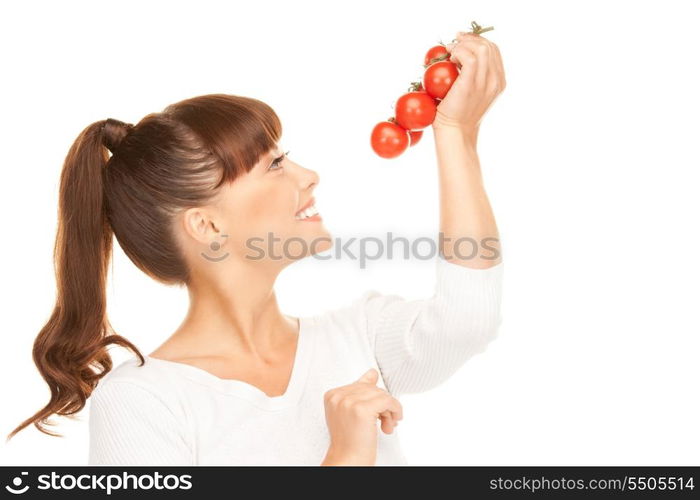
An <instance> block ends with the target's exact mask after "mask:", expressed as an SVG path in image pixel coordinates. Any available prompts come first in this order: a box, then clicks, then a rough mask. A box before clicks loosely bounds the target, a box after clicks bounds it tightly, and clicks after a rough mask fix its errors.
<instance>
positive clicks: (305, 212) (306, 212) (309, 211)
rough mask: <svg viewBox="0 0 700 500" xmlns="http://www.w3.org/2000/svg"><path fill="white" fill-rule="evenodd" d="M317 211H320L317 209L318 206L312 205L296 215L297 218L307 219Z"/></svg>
mask: <svg viewBox="0 0 700 500" xmlns="http://www.w3.org/2000/svg"><path fill="white" fill-rule="evenodd" d="M317 213H318V210H316V206H315V205H311V206H310V207H309V208H307V209H306V210H303V211H301V212H299V214H298V215H296V219H297V220H302V219H306V218H307V217H312V216H314V215H316V214H317Z"/></svg>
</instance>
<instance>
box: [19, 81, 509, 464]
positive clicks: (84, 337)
mask: <svg viewBox="0 0 700 500" xmlns="http://www.w3.org/2000/svg"><path fill="white" fill-rule="evenodd" d="M281 134H282V126H281V123H280V120H279V119H278V117H277V115H276V114H275V112H274V111H273V110H272V109H271V108H270V107H269V106H268V105H267V104H265V103H263V102H261V101H259V100H256V99H253V98H249V97H242V96H235V95H226V94H211V95H204V96H199V97H193V98H191V99H186V100H183V101H180V102H178V103H175V104H172V105H170V106H168V107H166V108H165V109H164V110H163V111H162V112H159V113H152V114H149V115H147V116H146V117H144V118H143V119H142V120H141V121H140V122H138V123H137V124H136V125H132V124H128V123H124V122H121V121H118V120H114V119H107V120H103V121H99V122H96V123H93V124H92V125H90V126H88V127H87V128H86V129H85V130H83V131H82V132H81V133H80V134H79V136H78V138H77V139H76V141H75V143H74V144H73V145H72V147H71V148H70V150H69V152H68V155H67V157H66V159H65V163H64V166H63V171H62V174H61V182H60V193H59V221H60V222H59V228H58V234H57V236H56V246H55V265H56V279H57V284H58V288H57V289H58V295H57V298H56V305H55V308H54V311H53V314H52V315H51V317H50V319H49V321H48V322H47V323H46V325H45V326H44V328H43V329H42V330H41V331H40V332H39V335H38V337H37V338H36V341H35V343H34V351H33V356H34V361H35V363H36V366H37V368H38V370H39V372H40V373H41V375H42V376H43V377H44V379H45V380H46V382H47V384H48V385H49V388H50V390H51V399H50V402H49V403H48V404H47V405H46V406H45V407H44V408H42V409H41V410H40V411H39V412H37V413H36V414H35V415H33V416H32V417H30V418H29V419H27V420H25V421H24V422H22V423H21V424H20V425H19V426H18V427H17V428H16V429H15V430H14V431H13V432H12V433H11V434H10V437H12V436H13V435H14V434H16V433H17V432H18V431H20V430H21V429H23V428H25V427H27V426H28V425H30V424H34V425H35V426H36V427H37V428H38V429H39V430H41V431H42V432H45V433H47V434H51V435H55V434H53V433H51V432H49V431H48V430H47V429H46V428H45V427H44V426H45V425H49V424H50V422H48V418H49V417H50V416H52V415H53V414H57V415H73V414H75V413H77V412H79V411H80V410H81V409H82V408H84V407H85V406H86V404H87V403H88V402H89V411H90V417H89V426H90V447H89V454H88V462H89V463H90V464H112V465H117V464H120V465H123V464H133V465H170V464H222V465H223V464H288V465H295V464H317V465H318V464H327V465H344V464H348V465H351V464H352V465H354V464H375V463H376V464H400V463H406V460H405V458H404V456H403V453H402V451H401V447H400V444H399V441H398V436H397V434H396V432H395V431H394V429H395V426H396V425H397V423H398V421H399V420H401V419H402V418H403V410H402V407H401V404H400V402H399V401H398V399H397V396H398V395H399V394H401V393H410V392H421V391H425V390H428V389H430V388H432V387H434V386H436V385H437V384H439V383H441V382H442V381H443V380H445V379H446V378H448V377H449V376H450V375H451V374H452V373H454V372H455V371H456V370H457V369H458V368H459V366H461V364H462V363H463V362H464V361H466V360H467V359H468V358H469V357H471V356H472V355H474V354H476V353H479V352H481V351H482V350H483V349H484V348H485V346H486V344H487V343H488V342H490V341H491V340H492V339H493V338H494V337H495V335H496V331H497V328H498V325H499V323H500V317H499V305H500V283H501V272H502V271H501V265H500V264H499V265H496V266H492V267H490V268H489V269H470V268H467V267H464V266H461V265H457V264H455V263H451V262H448V261H447V260H445V259H444V258H442V257H441V258H440V259H438V260H437V262H436V264H437V268H436V276H437V282H436V293H435V294H433V296H432V297H431V298H429V299H424V300H417V301H406V300H403V299H401V298H400V297H397V296H392V295H387V296H385V295H382V294H379V293H377V292H375V291H370V292H369V293H366V294H365V295H363V296H362V297H361V298H359V299H357V300H355V301H354V302H353V303H352V304H351V305H349V306H347V307H344V308H340V309H336V310H333V311H329V312H326V313H324V314H320V315H318V316H313V317H303V318H295V317H292V316H288V315H285V314H283V313H282V312H281V311H280V309H279V307H278V304H277V298H276V295H275V291H274V285H275V281H276V279H277V276H278V275H279V274H280V272H281V271H282V270H283V269H284V268H285V267H287V266H288V265H290V264H292V263H293V262H295V261H297V260H299V259H301V258H304V257H306V256H309V255H312V254H314V253H317V252H322V251H324V250H327V249H328V248H330V246H331V245H332V238H331V237H330V234H329V232H328V231H327V230H326V228H325V227H324V225H323V221H322V219H321V217H320V215H319V214H318V211H317V210H316V207H315V203H316V202H315V197H314V190H315V189H316V187H317V186H318V184H319V176H318V174H317V173H316V172H315V171H313V170H310V169H307V168H304V167H303V166H301V165H300V164H298V163H296V162H295V161H292V160H291V159H290V158H289V157H288V156H287V154H288V152H287V153H282V152H281V148H280V147H279V140H280V137H281ZM108 152H111V153H112V154H111V156H110V155H109V154H108ZM113 236H114V237H116V240H117V242H118V243H119V245H120V246H121V248H122V249H123V250H124V253H125V254H126V255H127V256H128V257H129V258H130V259H131V261H132V262H133V263H134V264H135V265H136V266H137V267H138V268H139V269H141V270H142V271H143V272H145V273H146V274H147V275H149V276H151V277H152V278H154V279H155V280H157V281H159V282H161V283H163V284H166V285H176V286H181V287H185V288H186V289H187V292H188V295H189V299H190V304H189V309H188V311H187V314H186V316H185V318H184V320H183V321H182V323H181V324H180V325H179V327H178V328H177V329H176V330H175V331H174V332H173V333H172V334H171V335H170V336H169V337H168V338H166V339H164V341H163V342H162V344H161V345H159V346H158V347H157V348H156V349H155V350H154V351H153V352H151V353H150V354H148V355H146V356H144V355H143V354H142V353H141V352H140V350H139V349H138V348H137V347H136V345H134V344H133V343H132V342H130V341H129V340H127V339H126V338H125V337H122V336H121V335H118V334H117V333H116V332H115V331H114V329H113V328H112V326H111V325H110V323H109V320H108V318H107V314H106V311H107V307H106V293H105V286H106V281H107V268H108V263H109V261H110V258H111V251H112V239H113ZM252 243H256V244H257V245H258V247H257V248H256V250H258V251H257V252H253V253H251V251H250V250H251V244H252ZM319 243H320V244H319ZM110 344H118V345H121V346H123V347H125V348H127V349H129V350H131V351H132V353H133V354H134V355H135V357H134V358H132V359H129V360H127V361H126V362H124V363H122V364H120V365H119V366H117V367H114V368H113V365H112V360H111V357H110V355H109V353H108V351H107V347H108V346H109V345H110ZM448 347H449V348H448ZM368 368H369V369H370V370H369V371H367V370H368ZM380 373H381V376H380ZM377 421H380V422H381V430H382V432H378V429H377V425H376V424H377Z"/></svg>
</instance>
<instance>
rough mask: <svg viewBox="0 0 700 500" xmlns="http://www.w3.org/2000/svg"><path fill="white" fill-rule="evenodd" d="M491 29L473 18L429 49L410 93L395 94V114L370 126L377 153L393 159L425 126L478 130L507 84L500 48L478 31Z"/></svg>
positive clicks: (415, 142)
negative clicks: (467, 27)
mask: <svg viewBox="0 0 700 500" xmlns="http://www.w3.org/2000/svg"><path fill="white" fill-rule="evenodd" d="M492 29H493V27H491V26H490V27H488V28H482V27H481V26H479V25H478V24H477V23H476V22H474V21H472V31H471V32H469V33H467V32H459V33H458V34H457V38H455V39H454V40H453V43H450V44H448V45H443V44H442V43H440V45H436V46H434V47H431V48H430V49H429V50H428V52H427V53H426V54H425V56H424V58H423V67H424V69H425V71H424V74H423V78H422V79H421V81H419V82H412V84H411V87H409V89H408V90H409V92H408V93H405V94H403V95H402V96H401V97H399V98H398V99H397V101H396V105H395V110H394V114H395V116H392V117H390V118H389V119H387V120H386V121H383V122H380V123H378V124H377V125H376V126H375V127H374V129H373V130H372V136H371V141H370V143H371V146H372V149H373V150H374V151H375V153H376V154H377V155H379V156H380V157H382V158H396V157H397V156H399V155H401V154H402V153H403V152H404V151H406V150H407V149H408V148H409V147H410V146H414V145H415V144H417V143H418V141H419V140H420V138H421V136H422V135H423V129H424V128H426V127H427V126H429V125H433V128H434V129H437V128H441V127H458V128H461V129H463V130H467V131H469V132H470V133H473V132H476V131H478V127H479V124H480V122H481V118H482V117H483V115H484V113H485V112H486V110H487V109H488V108H489V107H490V106H491V104H492V103H493V101H494V100H495V98H496V96H498V94H500V93H501V92H502V91H503V89H504V88H505V85H506V82H505V76H504V71H503V63H502V61H501V54H500V51H499V50H498V47H496V45H495V44H494V43H492V42H490V41H489V40H486V39H485V38H482V37H481V36H480V34H481V33H484V32H486V31H489V30H492ZM454 42H456V43H454Z"/></svg>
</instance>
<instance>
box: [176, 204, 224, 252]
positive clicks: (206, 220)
mask: <svg viewBox="0 0 700 500" xmlns="http://www.w3.org/2000/svg"><path fill="white" fill-rule="evenodd" d="M181 220H182V226H183V229H184V230H185V234H187V236H189V237H190V238H192V239H193V240H195V241H197V242H199V243H201V244H203V245H210V244H211V243H212V241H214V240H216V239H217V238H219V237H220V236H221V226H220V225H219V222H218V220H216V219H215V217H214V216H213V214H212V213H211V211H209V210H207V209H204V208H201V207H194V208H188V209H187V210H185V211H184V212H183V214H182V219H181Z"/></svg>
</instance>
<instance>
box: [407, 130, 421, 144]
mask: <svg viewBox="0 0 700 500" xmlns="http://www.w3.org/2000/svg"><path fill="white" fill-rule="evenodd" d="M408 135H409V136H410V138H411V143H410V144H409V147H410V146H415V145H416V144H418V141H420V138H421V137H423V131H422V130H409V131H408Z"/></svg>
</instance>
